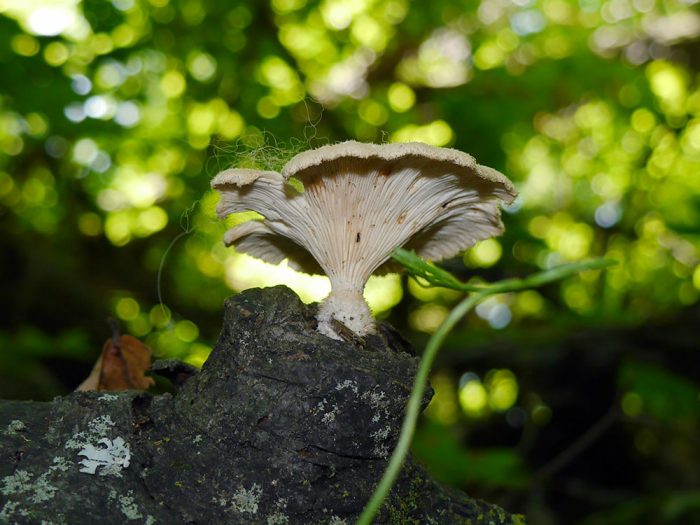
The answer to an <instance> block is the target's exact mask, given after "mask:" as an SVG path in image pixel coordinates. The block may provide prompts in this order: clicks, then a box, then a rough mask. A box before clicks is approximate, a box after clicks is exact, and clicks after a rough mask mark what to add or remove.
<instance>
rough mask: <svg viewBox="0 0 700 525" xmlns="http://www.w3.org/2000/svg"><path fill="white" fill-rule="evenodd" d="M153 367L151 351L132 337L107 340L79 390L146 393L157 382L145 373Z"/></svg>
mask: <svg viewBox="0 0 700 525" xmlns="http://www.w3.org/2000/svg"><path fill="white" fill-rule="evenodd" d="M150 367H151V349H150V348H148V347H147V346H146V345H145V344H143V343H142V342H141V341H139V340H138V339H136V338H135V337H132V336H130V335H122V336H119V337H117V338H110V339H108V340H107V341H105V344H104V346H103V347H102V355H100V357H99V359H98V360H97V362H96V363H95V366H94V367H93V368H92V372H90V375H89V376H88V377H87V379H86V380H85V381H83V382H82V383H81V384H80V386H79V387H78V388H76V390H78V391H86V390H107V391H115V390H146V389H148V387H149V386H151V385H152V384H153V379H152V378H150V377H146V376H145V375H144V373H145V372H146V371H147V370H148V369H149V368H150Z"/></svg>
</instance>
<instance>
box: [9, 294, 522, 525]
mask: <svg viewBox="0 0 700 525" xmlns="http://www.w3.org/2000/svg"><path fill="white" fill-rule="evenodd" d="M314 325H315V321H314V307H313V306H306V305H304V304H302V303H301V302H300V301H299V299H298V298H297V296H296V295H294V293H293V292H291V291H290V290H289V289H287V288H285V287H275V288H269V289H265V290H249V291H247V292H244V293H241V294H239V295H237V296H234V297H232V298H230V299H229V300H227V301H226V306H225V315H224V324H223V329H222V332H221V335H220V338H219V341H218V343H217V345H216V348H215V349H214V351H213V352H212V354H211V356H210V358H209V360H208V361H207V362H206V363H205V365H204V366H203V367H202V369H201V371H199V372H196V373H195V372H193V373H192V376H191V377H190V378H189V379H187V380H184V379H183V378H182V374H181V377H180V380H179V381H178V383H180V384H181V387H180V388H179V390H178V391H177V392H176V393H174V394H162V395H151V394H148V393H144V392H120V393H107V392H79V393H78V392H76V393H73V394H71V395H68V396H65V397H60V398H56V399H55V400H53V401H52V402H50V403H39V402H20V401H2V402H0V523H37V524H40V523H45V524H47V525H48V524H54V525H59V524H76V523H100V524H103V525H107V524H112V523H113V524H123V523H134V524H136V523H142V524H147V525H148V524H156V523H161V524H169V525H170V524H219V523H221V524H223V523H227V524H262V525H284V524H288V525H292V524H328V525H343V524H345V525H350V524H351V523H354V522H355V520H356V519H357V517H358V516H359V514H360V513H361V511H362V508H363V506H364V505H365V503H366V501H367V500H368V498H369V496H370V495H371V493H372V490H373V488H374V486H375V485H376V483H377V482H378V480H379V479H380V477H381V475H382V473H383V471H384V469H385V467H386V464H387V459H388V457H389V455H390V453H391V451H392V450H393V448H394V446H395V444H396V441H397V439H398V434H399V429H400V426H401V422H402V418H403V414H404V408H405V405H406V402H407V400H408V396H409V393H410V389H411V384H412V381H413V378H414V375H415V372H416V369H417V359H416V358H415V357H413V356H411V355H410V354H408V353H406V352H401V351H396V350H392V349H389V348H387V343H386V338H385V337H374V336H373V337H370V338H369V339H368V340H367V344H366V346H365V348H360V347H357V346H355V345H352V344H350V343H346V342H342V341H334V340H331V339H328V338H326V337H325V336H323V335H321V334H319V333H317V332H316V331H315V329H314ZM162 368H164V369H172V368H173V365H172V363H170V364H168V366H165V367H162ZM182 370H185V372H186V371H187V369H186V367H182ZM182 370H181V371H182ZM428 401H429V397H426V399H425V403H426V404H427V402H428ZM376 523H391V524H404V523H406V524H412V523H415V524H423V523H434V524H453V523H454V524H492V525H497V524H510V523H524V520H523V519H522V517H520V516H511V515H510V514H508V513H507V512H505V511H503V510H502V509H500V508H498V507H495V506H493V505H489V504H487V503H484V502H481V501H477V500H473V499H471V498H469V497H467V496H466V495H465V494H463V493H460V492H458V491H455V490H451V489H447V488H445V487H443V486H441V485H440V484H438V483H437V482H435V481H433V480H432V479H431V478H430V477H429V476H428V475H427V474H426V473H425V471H424V470H423V469H422V468H421V467H419V466H418V465H416V464H415V463H413V462H412V461H410V460H409V461H408V462H407V464H406V465H405V467H404V469H403V471H402V474H401V476H400V478H399V480H398V482H397V484H396V486H395V488H394V490H393V492H392V494H391V497H390V498H389V501H387V503H386V504H385V506H384V508H383V509H382V512H381V514H380V515H379V516H378V518H377V521H376Z"/></svg>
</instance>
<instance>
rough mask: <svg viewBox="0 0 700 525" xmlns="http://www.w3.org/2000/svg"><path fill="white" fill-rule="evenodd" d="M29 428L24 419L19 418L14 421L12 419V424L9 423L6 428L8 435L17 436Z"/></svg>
mask: <svg viewBox="0 0 700 525" xmlns="http://www.w3.org/2000/svg"><path fill="white" fill-rule="evenodd" d="M25 430H27V425H25V424H24V421H20V420H19V419H15V420H13V421H10V424H9V425H7V429H6V430H5V434H7V435H8V436H16V435H17V434H19V433H20V432H24V431H25Z"/></svg>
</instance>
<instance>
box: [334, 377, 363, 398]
mask: <svg viewBox="0 0 700 525" xmlns="http://www.w3.org/2000/svg"><path fill="white" fill-rule="evenodd" d="M346 388H349V389H350V390H352V393H353V394H355V395H357V393H358V391H359V389H358V388H357V382H356V381H353V380H352V379H346V380H345V381H343V382H342V383H338V384H337V385H335V389H336V390H337V391H338V392H342V391H343V390H345V389H346Z"/></svg>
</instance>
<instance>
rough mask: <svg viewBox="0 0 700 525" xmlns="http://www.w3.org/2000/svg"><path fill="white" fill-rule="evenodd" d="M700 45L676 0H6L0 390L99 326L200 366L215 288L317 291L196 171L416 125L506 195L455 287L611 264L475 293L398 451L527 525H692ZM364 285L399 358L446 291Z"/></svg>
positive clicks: (23, 395)
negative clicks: (410, 452)
mask: <svg viewBox="0 0 700 525" xmlns="http://www.w3.org/2000/svg"><path fill="white" fill-rule="evenodd" d="M699 36H700V9H698V4H697V3H696V2H695V1H693V0H685V1H681V0H667V1H662V0H609V1H599V0H580V1H578V2H576V1H567V0H544V1H540V0H485V1H483V2H475V1H444V0H431V1H420V2H419V1H413V2H410V1H408V0H356V1H351V0H323V1H321V2H311V1H307V0H272V1H271V2H263V1H257V2H256V1H250V2H236V1H214V0H209V1H198V0H171V1H169V0H150V1H145V0H112V1H111V2H109V1H104V0H99V1H98V0H89V1H82V2H80V1H78V0H54V1H50V0H27V1H19V0H17V1H9V0H0V232H1V233H0V269H1V271H0V279H1V280H2V281H1V284H0V286H1V288H0V289H1V290H2V301H1V302H0V396H2V397H5V398H18V399H37V400H46V399H50V398H51V397H52V396H54V395H59V394H64V393H67V392H69V391H70V390H72V389H73V388H75V386H76V385H77V384H78V383H79V382H80V381H81V380H82V379H83V378H84V377H85V376H86V375H87V373H88V372H89V370H90V368H91V366H92V363H93V362H94V360H95V359H96V358H97V355H98V354H99V351H100V349H101V345H102V342H103V341H104V340H105V339H107V338H108V337H109V336H110V335H111V331H110V328H109V325H108V324H107V322H106V320H107V318H108V317H114V318H116V319H118V320H119V322H120V323H121V325H122V327H123V329H124V331H125V332H128V333H131V334H133V335H135V336H137V337H139V338H141V339H142V340H144V341H145V342H146V343H147V344H149V345H150V346H151V347H152V348H153V350H154V352H155V354H156V355H157V356H158V357H176V358H180V359H184V360H187V361H188V362H191V363H193V364H196V365H201V363H202V362H203V361H204V360H205V359H206V356H207V355H208V353H209V351H210V350H211V347H212V346H213V344H214V343H215V341H216V337H217V331H218V328H219V326H220V318H221V312H222V302H223V300H224V298H225V297H226V296H228V295H230V294H231V293H233V292H234V291H238V290H240V289H242V288H245V287H249V286H256V285H271V284H275V283H281V282H283V283H289V284H292V285H293V287H294V288H295V290H297V292H298V293H300V295H301V296H302V298H304V299H305V300H307V301H311V300H318V299H320V298H321V297H323V294H324V293H325V292H326V291H327V283H326V282H325V281H324V280H323V279H321V278H314V279H311V278H308V277H305V276H300V275H293V274H292V273H291V272H290V271H289V270H286V269H284V268H278V269H274V268H270V267H268V266H265V265H262V264H260V263H257V262H255V261H254V260H251V259H249V258H246V257H243V256H240V255H238V254H236V253H235V252H234V251H233V250H230V249H226V248H224V246H223V244H222V242H221V238H222V235H223V232H224V231H225V229H226V227H227V225H228V226H230V224H231V223H230V222H229V223H228V224H224V223H222V222H220V221H218V220H217V219H216V217H215V214H214V207H215V205H216V201H217V196H216V195H215V194H214V193H213V192H211V191H210V190H209V180H210V179H211V177H212V176H213V175H215V174H216V173H217V172H218V171H219V170H221V169H224V168H227V167H230V166H252V167H257V168H274V169H279V168H280V167H281V166H282V165H283V164H284V162H285V161H286V160H287V159H288V158H290V157H291V156H292V155H294V154H295V153H296V152H299V151H302V150H304V149H307V148H310V147H317V146H320V145H323V144H326V143H331V142H335V141H340V140H347V139H357V140H363V141H374V142H388V141H408V140H419V141H423V142H427V143H430V144H434V145H437V146H449V147H455V148H458V149H460V150H463V151H466V152H468V153H470V154H472V155H474V156H475V157H476V158H477V160H478V161H479V162H480V163H482V164H486V165H489V166H492V167H494V168H497V169H499V170H501V171H503V172H504V173H506V174H507V175H508V176H509V177H510V178H511V179H512V180H513V181H514V182H515V184H516V185H517V187H518V189H519V191H520V194H521V196H520V197H519V199H518V200H517V201H516V202H515V204H514V205H513V206H511V207H510V208H509V209H508V210H506V211H505V212H504V222H505V224H506V233H505V234H504V235H503V236H502V237H500V238H498V239H493V240H488V241H484V242H482V243H480V244H479V245H477V246H476V247H474V248H473V249H471V250H469V251H468V252H467V253H466V254H465V256H464V257H463V258H462V259H456V260H451V261H447V262H445V263H444V266H445V267H446V268H447V269H449V270H450V271H453V272H455V273H456V274H457V275H458V276H459V277H461V278H463V279H465V280H466V279H472V278H477V279H486V280H496V279H500V278H507V277H515V276H525V275H528V274H530V273H533V272H535V271H538V270H540V269H546V268H549V267H551V266H553V265H556V264H559V263H565V262H570V261H578V260H582V259H585V258H587V257H592V256H605V257H609V258H613V259H615V260H617V261H618V262H619V264H618V265H617V266H616V267H614V268H612V269H610V270H608V271H606V272H600V271H591V272H585V273H583V274H581V275H579V276H577V277H573V278H569V279H567V280H565V281H564V282H562V283H559V284H556V285H551V286H549V287H546V288H543V289H541V290H538V291H526V292H519V293H512V294H504V295H501V296H496V297H493V298H490V299H489V300H488V301H486V302H485V303H483V304H482V305H480V307H479V308H478V309H477V311H476V312H475V313H474V314H473V315H471V316H470V317H469V318H468V319H466V320H465V322H464V323H463V324H462V325H460V327H459V329H458V330H456V331H455V332H454V333H453V334H452V335H451V336H450V337H449V339H448V342H447V344H446V346H445V348H444V351H443V353H442V355H441V356H440V357H439V358H438V363H437V366H436V368H435V371H434V374H433V378H432V382H433V385H434V387H435V389H436V397H435V399H434V401H433V403H432V404H431V406H430V408H429V409H428V412H427V415H426V417H425V418H424V419H423V421H422V423H421V425H420V428H419V431H418V434H417V436H416V440H415V446H414V452H415V454H416V455H417V456H418V457H419V458H420V460H421V461H423V462H424V463H425V464H426V465H427V466H428V468H429V469H430V470H431V472H433V474H434V475H435V476H436V477H438V478H439V479H441V480H443V481H445V482H447V483H450V484H452V485H454V486H457V487H460V488H462V489H464V490H467V491H468V492H469V493H470V494H473V495H475V496H478V497H481V498H484V499H487V500H490V501H493V502H495V503H499V504H501V505H503V506H505V507H506V508H507V509H509V510H512V511H516V512H522V513H525V514H527V515H528V516H529V517H530V520H531V522H532V523H536V524H540V523H542V524H550V523H565V524H570V523H581V524H607V523H610V524H631V523H692V522H700V516H699V513H700V468H698V466H699V465H700V425H699V423H698V421H699V419H698V415H699V413H700V390H699V388H698V384H699V382H700V360H698V357H697V353H698V351H699V350H700V307H699V306H698V303H699V299H700V76H699V75H698V68H699V67H700V42H699ZM166 255H167V257H166ZM159 291H160V296H159ZM367 294H368V296H369V299H370V304H371V305H372V307H373V309H374V310H375V312H376V313H377V314H378V315H379V316H380V317H385V318H388V320H389V321H390V322H392V323H393V324H394V325H395V326H396V327H397V328H399V329H400V330H401V331H402V333H404V334H405V335H406V337H407V338H409V339H410V340H411V341H412V342H413V343H414V344H415V345H416V348H418V349H420V348H421V347H422V345H423V344H424V343H425V341H426V340H427V337H428V336H429V334H430V333H432V332H433V331H434V330H435V328H436V327H437V326H438V325H439V323H440V322H441V321H442V320H443V319H444V318H445V316H446V314H447V312H448V310H449V308H450V307H451V306H452V305H453V304H455V302H456V301H457V300H458V299H459V296H458V295H457V294H455V293H454V292H450V291H447V290H440V289H426V288H422V287H421V286H420V285H419V283H417V282H415V281H414V280H410V279H407V278H405V277H399V276H390V277H388V278H385V279H376V280H373V281H372V283H371V284H370V285H369V286H368V290H367ZM161 301H162V305H161Z"/></svg>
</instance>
